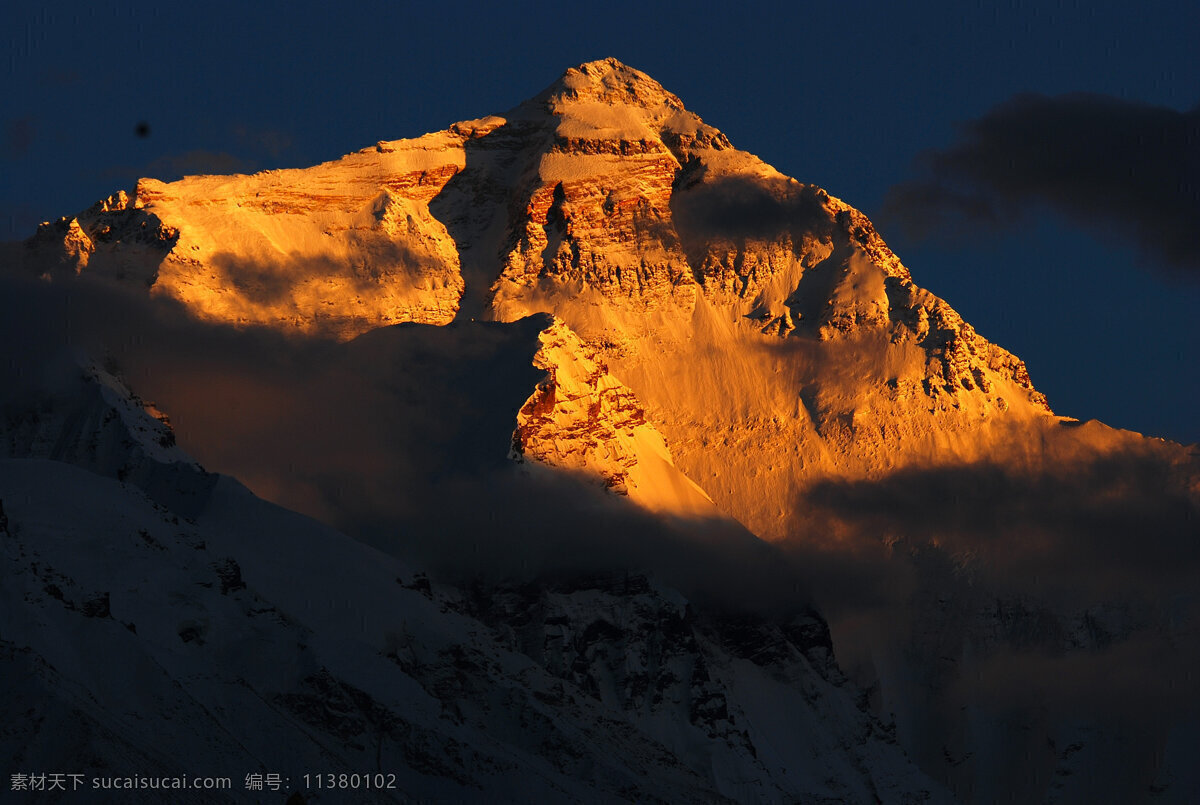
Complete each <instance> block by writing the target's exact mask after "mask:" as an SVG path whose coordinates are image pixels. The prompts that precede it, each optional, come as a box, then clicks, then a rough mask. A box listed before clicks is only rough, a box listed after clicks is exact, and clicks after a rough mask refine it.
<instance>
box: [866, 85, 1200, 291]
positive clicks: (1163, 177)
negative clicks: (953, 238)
mask: <svg viewBox="0 0 1200 805" xmlns="http://www.w3.org/2000/svg"><path fill="white" fill-rule="evenodd" d="M920 164H921V173H922V175H921V176H920V178H918V179H915V180H913V181H911V182H907V183H905V184H901V185H899V186H897V187H895V188H893V190H892V191H891V193H890V194H889V196H888V198H887V200H886V202H885V212H884V215H885V217H886V218H890V219H891V220H893V221H895V222H896V223H897V224H899V225H900V226H902V227H903V228H904V229H905V230H906V231H908V232H909V233H910V234H912V235H914V236H917V237H923V236H927V235H933V234H937V235H939V236H941V235H944V234H947V233H951V232H953V231H955V229H957V228H959V226H960V225H961V224H963V223H965V224H967V225H986V226H1002V225H1008V224H1013V223H1016V222H1018V221H1019V220H1020V219H1021V217H1022V214H1023V213H1025V212H1026V211H1027V210H1028V209H1029V207H1030V206H1031V205H1034V204H1035V203H1038V202H1040V203H1043V204H1047V205H1049V206H1050V207H1052V208H1054V209H1056V210H1058V211H1059V212H1061V213H1063V214H1065V215H1067V216H1068V217H1070V218H1071V219H1073V220H1076V221H1078V222H1080V223H1082V224H1084V225H1086V226H1089V227H1091V228H1093V229H1096V230H1099V231H1102V232H1104V233H1105V234H1112V235H1117V236H1119V237H1121V238H1123V239H1126V240H1128V241H1131V242H1133V243H1135V244H1136V245H1137V246H1138V247H1139V249H1140V250H1141V251H1142V252H1143V254H1144V255H1145V256H1146V257H1147V258H1148V259H1150V260H1151V261H1152V262H1154V263H1156V264H1161V265H1163V266H1166V267H1168V268H1170V269H1174V270H1175V271H1178V272H1185V273H1187V274H1189V275H1191V276H1193V277H1196V276H1200V107H1196V108H1193V109H1191V110H1189V111H1186V112H1180V111H1176V110H1174V109H1170V108H1165V107H1159V106H1151V105H1148V104H1142V103H1137V102H1134V101H1127V100H1122V99H1119V98H1113V97H1109V96H1106V95H1093V94H1083V93H1076V94H1069V95H1059V96H1054V97H1047V96H1044V95H1037V94H1028V95H1018V96H1016V97H1014V98H1012V99H1010V100H1008V101H1006V102H1005V103H1003V104H1000V105H999V106H997V107H995V108H993V109H992V110H990V111H989V112H988V113H987V114H985V115H984V116H983V117H981V118H979V119H977V120H972V121H969V122H967V123H965V124H964V125H963V126H962V129H961V132H960V137H959V140H958V142H957V143H955V144H954V145H952V146H950V147H949V148H946V149H944V150H939V151H931V152H928V153H926V154H925V155H923V157H922V159H921V160H920Z"/></svg>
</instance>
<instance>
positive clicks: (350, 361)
mask: <svg viewBox="0 0 1200 805" xmlns="http://www.w3.org/2000/svg"><path fill="white" fill-rule="evenodd" d="M139 291H140V292H139ZM547 323H548V320H547V318H546V317H545V316H533V317H529V318H528V319H524V320H522V321H518V322H513V323H503V324H502V323H493V322H461V323H455V324H450V325H446V326H441V327H435V326H426V325H416V324H409V325H398V326H395V327H385V328H380V329H377V330H373V331H371V332H369V333H367V334H365V335H363V336H360V337H359V338H356V339H354V340H353V341H350V342H346V343H338V342H335V341H332V340H326V339H321V338H299V337H288V336H287V335H284V334H281V333H279V332H276V331H273V330H271V329H268V328H255V327H245V328H233V327H229V326H225V325H221V324H215V323H208V322H203V321H197V320H196V319H194V318H193V317H191V316H190V315H189V314H188V312H187V311H186V310H185V309H184V308H182V307H181V306H180V305H178V304H176V303H174V302H172V301H171V300H169V299H167V298H163V297H150V296H148V295H147V294H145V292H144V290H140V289H137V288H131V289H126V288H122V287H118V286H115V285H111V284H107V283H102V282H99V281H93V280H88V279H87V278H86V277H84V278H76V279H75V280H74V281H72V282H56V283H46V282H42V281H38V280H36V279H33V278H21V277H16V276H11V275H10V276H5V275H3V274H0V339H3V343H5V344H6V345H9V348H11V349H13V350H16V352H15V353H14V354H13V355H12V356H11V357H12V360H11V362H10V363H11V367H16V368H15V369H14V370H13V371H14V372H16V375H15V377H18V378H19V377H21V376H22V372H24V373H26V374H27V375H29V377H28V378H27V379H28V380H29V382H36V379H37V378H36V375H37V372H36V370H34V369H31V368H30V367H36V366H42V365H50V361H49V360H48V357H47V356H49V355H51V354H53V353H54V351H55V350H59V349H62V348H63V347H73V348H79V349H83V350H84V351H85V352H86V353H88V354H91V355H93V356H106V357H109V358H111V362H112V363H115V365H116V366H117V367H118V368H119V369H120V371H121V372H122V374H123V375H124V376H125V378H126V379H127V381H128V383H129V384H130V386H131V387H132V388H133V390H134V391H135V392H137V393H138V394H139V395H141V396H142V397H143V398H144V399H148V400H152V401H153V402H154V403H155V404H156V405H157V406H158V407H159V408H160V409H161V410H164V411H166V412H167V413H168V415H169V416H170V417H171V422H172V424H173V425H174V427H175V430H176V435H177V439H178V444H179V445H180V447H182V448H183V449H184V450H185V451H187V452H189V453H191V454H192V455H193V456H194V457H196V458H197V459H199V460H200V462H201V463H202V464H203V465H204V466H205V467H206V469H209V470H212V471H217V472H224V473H226V474H229V475H232V476H234V477H236V478H238V479H239V480H240V481H242V482H243V483H245V484H247V485H248V486H249V487H250V488H251V489H252V490H253V491H255V492H257V493H258V494H260V495H262V496H264V497H267V498H268V499H271V500H273V501H274V502H277V503H279V504H281V505H283V506H285V507H287V508H291V509H294V510H297V511H300V512H303V513H305V514H308V515H310V516H313V517H316V518H317V519H320V520H323V521H324V522H326V523H329V524H331V525H333V526H335V527H337V528H338V529H340V530H342V531H344V532H345V533H347V534H350V535H351V536H354V537H357V538H359V539H362V540H364V541H367V542H370V543H372V544H374V545H376V546H377V547H380V548H381V549H383V550H385V551H388V552H390V553H393V554H395V555H397V556H400V557H402V558H403V559H405V560H408V561H414V560H415V561H418V562H420V563H422V564H424V565H425V566H427V567H430V568H431V569H433V570H435V571H437V573H438V574H439V575H442V576H445V577H450V578H456V579H465V578H473V577H480V576H482V577H485V578H488V579H491V580H494V581H514V580H515V581H527V580H531V579H534V578H543V577H556V576H571V575H572V574H576V573H580V572H584V573H591V572H649V573H651V574H652V575H654V576H656V577H658V578H660V579H661V580H662V581H664V582H665V583H667V584H668V585H671V586H674V587H675V588H677V589H680V590H681V591H682V592H684V593H685V594H687V595H689V596H690V597H693V598H694V599H697V600H707V601H714V602H716V603H719V604H721V605H724V606H726V607H729V608H733V609H738V610H752V611H759V612H763V611H767V612H770V613H783V614H787V613H789V612H794V611H796V610H799V609H803V608H805V607H806V606H807V605H808V598H807V597H806V596H805V595H803V594H802V592H801V591H800V589H799V586H798V584H797V583H796V577H795V574H794V573H792V572H791V570H790V568H789V567H788V566H787V564H786V562H785V561H783V559H782V557H781V555H780V553H779V551H778V549H776V548H773V547H772V546H769V545H767V544H765V543H763V542H761V541H759V540H758V539H757V538H755V537H753V536H752V535H751V534H750V533H749V532H747V531H746V530H745V529H744V528H742V527H741V526H740V525H738V524H737V523H735V522H733V521H732V520H723V519H715V520H711V521H709V520H673V519H669V518H664V517H660V516H657V515H654V514H652V513H649V512H647V511H644V510H642V509H640V508H639V507H637V506H636V505H634V504H632V503H630V502H629V501H628V500H627V499H625V498H622V497H619V496H616V495H614V494H612V493H611V492H608V491H606V490H605V489H604V487H603V484H602V483H601V482H600V481H599V480H597V479H595V478H590V477H585V476H583V475H579V474H575V473H570V472H561V471H557V470H553V471H552V470H547V469H546V468H544V467H541V466H540V465H536V464H526V465H518V464H516V463H515V462H513V461H511V460H509V459H508V457H507V454H508V450H509V448H510V445H511V437H512V431H513V428H514V425H515V421H516V414H517V411H518V410H519V408H520V406H521V405H522V404H523V403H524V402H525V400H526V399H527V398H528V397H529V395H530V394H531V393H532V392H533V390H534V388H535V387H536V385H537V383H538V382H540V381H541V380H542V379H543V378H544V376H545V373H544V371H543V370H540V369H537V368H536V367H534V366H533V365H532V358H533V355H534V353H535V352H536V351H537V349H538V347H539V342H538V339H537V335H538V333H539V332H540V331H541V330H542V329H543V328H544V327H545V326H546V325H547ZM11 367H10V368H11ZM5 377H6V375H5V374H4V373H3V372H0V383H4V382H5ZM14 383H15V381H13V382H12V383H7V384H6V385H7V386H10V387H11V386H13V385H14Z"/></svg>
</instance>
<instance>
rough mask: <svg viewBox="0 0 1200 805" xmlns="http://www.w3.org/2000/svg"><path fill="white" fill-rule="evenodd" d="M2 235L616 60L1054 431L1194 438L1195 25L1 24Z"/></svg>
mask: <svg viewBox="0 0 1200 805" xmlns="http://www.w3.org/2000/svg"><path fill="white" fill-rule="evenodd" d="M3 22H4V26H3V27H4V30H5V32H6V34H7V37H6V41H5V42H4V45H5V49H6V53H5V62H6V65H5V66H6V68H7V69H6V70H5V73H4V74H5V75H6V76H7V78H6V80H5V86H4V103H3V106H0V124H2V125H3V133H2V134H3V150H2V151H0V166H2V167H0V238H2V239H6V240H7V239H21V238H24V237H27V236H28V235H30V234H32V232H33V230H34V229H35V228H36V225H37V223H38V222H39V221H42V220H48V219H53V218H57V217H59V216H61V215H68V214H74V213H75V212H78V211H79V210H81V209H83V208H85V207H87V206H89V205H90V204H91V203H92V202H94V201H96V200H97V199H99V198H102V197H104V196H107V195H109V194H110V193H112V192H114V191H115V190H117V189H120V188H132V186H133V183H134V182H135V181H136V179H137V178H138V177H139V176H147V175H149V176H155V177H158V178H162V179H172V178H177V177H179V176H181V175H183V174H185V173H227V172H235V171H236V172H252V171H255V170H261V169H266V168H278V167H304V166H307V165H311V164H315V163H317V162H321V161H325V160H329V159H335V158H337V157H339V156H341V155H342V154H344V153H347V152H349V151H352V150H356V149H359V148H362V147H364V146H368V145H372V144H374V143H375V142H376V141H378V140H381V139H399V138H402V137H411V136H417V135H420V134H422V133H425V132H427V131H434V130H438V129H442V128H445V127H446V126H447V125H449V124H450V123H453V122H455V121H458V120H462V119H467V118H475V117H481V116H483V115H486V114H491V113H499V112H503V111H504V110H506V109H508V108H510V107H512V106H514V105H516V104H517V103H518V102H520V101H521V100H524V99H525V98H527V97H529V96H531V95H533V94H535V93H536V92H537V91H539V90H541V89H542V88H543V87H545V86H546V85H547V84H549V83H551V82H552V81H554V80H555V79H556V78H557V77H558V76H559V75H560V74H561V73H562V72H563V71H564V70H565V69H566V68H567V67H570V66H574V65H577V64H579V63H581V62H584V61H590V60H593V59H598V58H602V57H605V56H615V57H617V58H619V59H621V60H622V61H624V62H626V63H627V64H629V65H631V66H633V67H636V68H638V69H641V70H643V71H645V72H647V73H649V74H650V75H651V76H653V77H654V78H656V79H657V80H658V81H660V82H661V83H662V84H663V85H664V86H665V87H666V88H667V89H669V90H671V91H672V92H674V93H676V94H677V95H679V96H680V97H681V98H682V99H683V101H684V103H685V104H686V105H687V107H688V108H689V109H691V110H692V111H694V112H696V113H697V114H699V115H700V116H701V117H703V118H704V120H705V121H706V122H708V123H710V124H712V125H715V126H716V127H718V128H720V129H721V130H722V131H724V132H725V133H726V134H727V135H728V136H729V138H730V139H731V140H732V141H733V143H734V145H736V146H737V147H739V148H741V149H744V150H747V151H750V152H752V153H754V154H757V155H758V156H760V157H762V158H763V159H764V160H766V161H767V162H769V163H771V164H772V165H774V166H775V167H776V168H778V169H779V170H781V171H782V172H784V173H786V174H788V175H790V176H794V177H796V178H797V179H799V180H800V181H804V182H813V183H816V184H818V185H821V186H822V187H824V188H826V189H827V190H828V191H829V192H830V193H832V194H833V195H835V196H838V197H840V198H842V199H844V200H846V201H848V202H849V203H851V204H853V205H855V206H857V207H859V208H860V209H862V210H863V211H864V212H866V213H867V215H868V216H870V217H871V218H872V219H873V220H874V221H875V222H876V224H877V226H878V228H879V230H880V232H881V233H882V234H883V236H884V238H885V239H886V240H887V241H888V242H889V243H890V244H891V245H892V247H893V248H894V249H895V251H896V252H897V253H898V254H899V255H900V257H901V259H902V260H904V262H905V263H906V264H907V265H908V266H909V267H910V268H911V269H912V271H913V276H914V279H915V280H916V281H917V283H918V284H919V285H922V286H924V287H926V288H928V289H930V290H932V291H933V292H934V293H936V294H938V295H939V296H942V297H943V298H945V299H946V300H948V301H949V302H950V303H951V304H952V305H953V306H954V307H955V308H956V309H957V310H958V311H959V312H960V313H961V314H962V315H963V316H964V317H965V318H966V319H967V320H968V321H969V322H971V323H972V324H974V325H975V327H976V329H977V330H979V332H980V333H981V334H982V335H984V336H985V337H987V338H988V339H990V340H992V341H994V342H996V343H998V344H1000V345H1002V346H1004V347H1006V348H1008V349H1010V350H1012V351H1013V352H1015V353H1016V354H1018V355H1019V356H1021V357H1022V358H1024V359H1025V361H1026V362H1027V364H1028V365H1029V369H1030V373H1031V375H1032V378H1033V381H1034V384H1035V385H1036V386H1037V387H1038V388H1040V389H1041V390H1042V391H1043V392H1045V393H1046V394H1047V396H1048V397H1049V399H1050V403H1051V405H1052V406H1053V408H1054V409H1055V411H1056V412H1058V413H1060V414H1065V415H1070V416H1077V417H1080V418H1083V419H1088V418H1098V419H1101V420H1103V421H1105V422H1107V423H1108V424H1111V425H1114V426H1117V427H1124V428H1130V429H1133V430H1138V431H1141V432H1144V433H1147V434H1151V435H1157V436H1164V437H1167V438H1172V439H1175V440H1179V441H1183V442H1196V441H1200V423H1198V422H1197V417H1196V415H1195V409H1196V408H1197V405H1196V400H1197V399H1198V398H1200V371H1197V364H1198V363H1200V326H1198V324H1197V320H1198V317H1197V316H1196V310H1197V307H1198V304H1200V242H1198V238H1200V234H1198V233H1200V190H1198V187H1200V179H1198V177H1200V106H1198V103H1200V56H1198V55H1197V54H1198V53H1200V48H1197V47H1196V42H1197V41H1200V4H1197V3H1187V2H1178V0H1176V2H1165V3H1153V2H1152V3H1139V4H1136V5H1135V4H1131V3H1120V4H1117V3H1094V2H1081V1H1080V0H1073V1H1072V2H1047V3H1037V4H1035V3H1020V2H1017V3H1013V2H1009V3H1000V4H997V5H995V6H992V5H987V6H984V5H968V4H960V3H944V4H937V5H933V4H925V5H924V6H923V8H921V9H917V10H914V9H913V8H911V7H910V6H909V4H898V3H887V4H885V3H879V4H850V3H824V4H820V5H819V6H816V5H814V6H812V7H809V6H808V5H807V4H801V3H786V4H784V3H780V4H778V5H777V6H776V5H755V6H752V7H751V8H750V9H748V10H747V9H746V8H744V7H739V6H737V5H736V4H732V3H722V4H719V5H718V4H713V5H709V4H706V3H701V2H691V3H681V4H670V5H664V6H660V7H658V9H657V10H654V11H648V10H646V9H645V8H642V7H641V4H636V3H616V2H607V3H602V4H592V5H587V6H585V5H582V4H575V3H554V4H532V3H527V4H521V3H486V4H485V3H479V4H476V5H474V6H473V5H471V4H461V3H456V4H444V3H427V4H422V5H420V6H416V5H413V4H408V3H387V4H379V5H377V6H375V5H372V4H369V3H356V4H354V5H353V6H350V7H349V8H339V7H337V6H336V5H335V4H331V3H312V2H292V3H288V4H274V3H267V2H264V3H255V4H246V5H242V4H241V3H238V4H223V3H221V4H218V3H208V4H204V11H197V10H193V9H188V8H184V7H183V4H179V5H178V7H176V6H168V5H167V4H162V3H155V4H149V3H147V4H136V3H129V2H121V3H94V4H83V3H76V2H62V3H56V4H54V5H53V7H50V6H49V5H47V6H46V7H43V8H38V9H36V10H35V9H14V8H12V7H10V8H9V10H7V11H5V12H4V13H3Z"/></svg>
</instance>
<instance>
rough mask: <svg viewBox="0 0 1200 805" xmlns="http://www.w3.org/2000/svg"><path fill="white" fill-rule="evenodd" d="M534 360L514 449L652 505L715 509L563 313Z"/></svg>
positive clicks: (543, 336) (679, 510)
mask: <svg viewBox="0 0 1200 805" xmlns="http://www.w3.org/2000/svg"><path fill="white" fill-rule="evenodd" d="M538 339H539V341H540V344H541V347H540V349H539V350H538V352H537V354H536V355H534V357H533V364H534V366H537V367H538V368H540V369H545V370H546V371H547V373H548V374H547V376H546V378H545V379H544V380H543V381H541V382H540V383H539V384H538V387H537V389H536V390H535V391H534V393H533V394H532V395H531V396H530V398H529V399H528V400H527V401H526V402H525V404H524V405H523V406H521V410H520V411H519V412H518V413H517V427H516V430H515V431H513V440H512V455H513V457H515V458H518V459H523V458H526V457H528V458H532V459H536V460H537V461H540V462H542V463H543V464H547V465H550V466H553V467H560V468H563V469H567V470H579V471H582V472H584V473H586V474H588V475H592V476H595V477H598V478H600V479H602V480H603V482H604V483H605V485H606V486H607V487H608V488H610V489H612V490H613V491H614V492H617V493H618V494H621V495H627V496H629V497H630V498H631V499H632V500H633V501H634V502H636V503H638V504H640V505H642V506H645V507H646V508H649V509H652V510H659V509H663V510H668V511H672V512H674V513H676V514H689V515H705V516H713V515H715V514H716V510H715V509H714V508H713V506H712V501H711V500H709V498H708V495H706V494H705V493H704V491H703V490H701V489H700V488H699V487H698V486H696V485H695V484H694V483H692V482H691V481H690V480H688V478H687V477H686V476H684V475H683V474H682V473H681V472H679V471H678V470H676V469H675V467H674V464H673V462H672V460H671V454H670V451H669V450H668V449H667V445H666V442H665V441H664V440H663V438H662V436H661V435H659V433H658V431H656V430H655V429H654V426H653V425H651V424H650V423H648V422H647V421H646V412H645V410H644V409H643V408H642V406H641V405H640V404H639V403H638V400H637V397H635V396H634V394H633V392H632V391H630V390H629V389H628V388H626V387H625V386H624V385H622V384H621V383H620V382H619V381H618V380H616V379H615V378H614V377H613V376H612V375H611V374H610V373H609V372H608V367H607V366H606V365H605V364H604V362H603V361H602V360H600V359H599V357H598V356H597V355H596V353H595V351H594V350H593V349H591V348H590V347H588V346H586V345H585V344H583V343H582V342H581V341H580V340H579V337H578V336H576V335H575V333H573V332H572V331H571V329H570V328H569V327H567V326H566V325H565V324H563V323H562V322H561V321H558V320H554V321H553V322H552V323H551V324H550V326H549V327H547V328H546V329H544V330H542V332H541V333H540V334H539V336H538Z"/></svg>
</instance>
